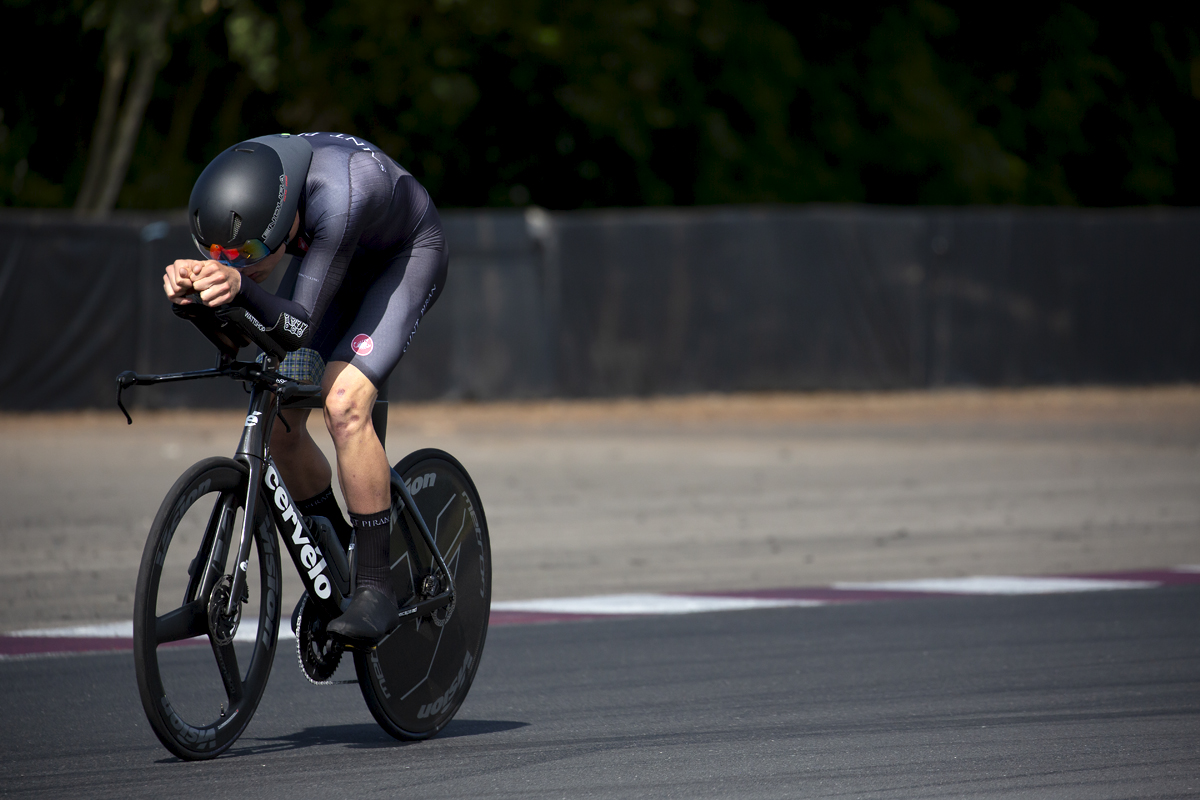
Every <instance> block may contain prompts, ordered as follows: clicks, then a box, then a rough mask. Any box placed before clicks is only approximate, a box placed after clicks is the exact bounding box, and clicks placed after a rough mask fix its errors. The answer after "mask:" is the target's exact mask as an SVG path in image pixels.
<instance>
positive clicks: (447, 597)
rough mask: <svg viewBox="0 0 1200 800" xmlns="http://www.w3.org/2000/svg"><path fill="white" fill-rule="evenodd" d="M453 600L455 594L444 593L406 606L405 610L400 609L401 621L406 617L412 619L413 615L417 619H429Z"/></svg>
mask: <svg viewBox="0 0 1200 800" xmlns="http://www.w3.org/2000/svg"><path fill="white" fill-rule="evenodd" d="M453 600H454V592H452V591H451V592H442V593H441V594H439V595H434V596H433V597H431V598H429V599H428V600H421V601H419V602H416V603H413V604H412V605H410V606H405V607H404V608H402V609H400V614H399V616H400V618H401V619H404V618H405V617H411V616H413V615H416V616H417V617H427V616H429V615H430V614H432V613H433V612H434V611H438V610H440V609H443V608H445V607H446V606H448V605H450V603H451V602H452V601H453Z"/></svg>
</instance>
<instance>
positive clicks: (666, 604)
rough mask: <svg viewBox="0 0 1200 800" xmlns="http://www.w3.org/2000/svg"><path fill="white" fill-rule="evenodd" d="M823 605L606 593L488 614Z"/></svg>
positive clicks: (520, 604)
mask: <svg viewBox="0 0 1200 800" xmlns="http://www.w3.org/2000/svg"><path fill="white" fill-rule="evenodd" d="M819 605H825V603H824V602H823V601H821V600H778V599H765V598H754V597H699V596H687V595H676V594H609V595H596V596H593V597H551V598H546V599H543V600H514V601H508V602H503V603H492V611H523V612H526V613H534V614H601V615H610V614H611V615H620V614H699V613H703V612H707V611H741V610H744V609H753V608H784V607H788V606H819Z"/></svg>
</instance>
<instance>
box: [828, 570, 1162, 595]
mask: <svg viewBox="0 0 1200 800" xmlns="http://www.w3.org/2000/svg"><path fill="white" fill-rule="evenodd" d="M1159 585H1160V584H1159V582H1158V581H1127V580H1107V579H1103V578H1037V577H1007V576H1002V575H973V576H971V577H969V578H929V579H925V580H913V581H878V582H875V583H835V584H834V585H833V588H834V589H842V590H851V591H867V592H935V593H938V594H994V595H1015V594H1059V593H1062V592H1098V591H1109V590H1115V589H1153V588H1154V587H1156V586H1159Z"/></svg>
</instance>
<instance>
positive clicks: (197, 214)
mask: <svg viewBox="0 0 1200 800" xmlns="http://www.w3.org/2000/svg"><path fill="white" fill-rule="evenodd" d="M192 219H193V221H194V222H195V224H196V236H197V238H200V239H203V238H204V231H202V230H200V209H198V208H197V209H196V210H195V212H193V213H192Z"/></svg>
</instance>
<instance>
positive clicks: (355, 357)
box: [163, 133, 448, 642]
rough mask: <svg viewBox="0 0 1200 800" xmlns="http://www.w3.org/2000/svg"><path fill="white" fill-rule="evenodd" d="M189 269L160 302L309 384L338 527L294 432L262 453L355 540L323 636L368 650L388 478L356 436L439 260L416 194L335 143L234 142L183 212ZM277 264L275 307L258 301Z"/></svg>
mask: <svg viewBox="0 0 1200 800" xmlns="http://www.w3.org/2000/svg"><path fill="white" fill-rule="evenodd" d="M188 217H189V222H190V224H191V230H192V238H193V239H194V240H195V242H196V246H197V247H198V248H199V250H200V252H201V253H202V254H203V256H204V258H203V259H202V260H192V259H181V260H178V261H175V262H174V263H173V264H171V265H170V266H168V267H167V268H166V274H165V276H164V278H163V288H164V290H165V292H166V294H167V297H169V298H170V299H171V302H173V303H180V304H188V303H192V302H195V298H196V295H199V301H200V302H202V303H203V304H204V305H206V306H214V307H215V306H221V305H225V304H228V303H232V304H234V305H235V306H241V307H243V308H245V309H246V310H248V311H249V312H250V313H251V314H253V315H254V316H255V317H256V318H257V319H258V320H260V321H261V322H262V323H263V325H264V326H266V327H267V328H269V329H271V335H273V336H274V337H275V338H276V339H277V340H278V341H280V342H281V343H284V344H285V346H286V347H287V348H288V349H289V350H290V351H292V352H289V354H288V356H287V358H285V359H284V361H283V363H282V364H281V365H280V372H281V373H282V374H284V375H285V376H287V377H288V378H291V379H293V380H297V381H301V382H309V383H316V384H320V385H321V387H322V395H323V397H324V406H325V407H324V415H325V424H326V427H327V428H328V429H329V433H330V435H331V436H332V438H333V444H334V448H335V449H336V451H337V465H338V480H339V481H340V483H341V487H342V494H343V496H344V497H345V500H346V506H347V509H348V511H349V512H350V523H347V522H346V520H345V518H344V517H343V516H342V512H341V509H340V508H339V507H338V504H337V500H336V499H335V498H334V496H333V491H332V480H333V472H332V469H331V468H330V465H329V462H328V460H327V459H326V458H325V456H324V455H323V454H322V452H321V450H320V448H318V447H317V445H316V443H315V442H314V441H313V439H312V437H311V436H310V435H309V433H308V428H307V426H306V422H307V418H308V413H309V412H308V411H307V410H303V409H293V410H289V411H287V412H285V413H284V417H285V419H286V421H287V423H288V425H289V426H290V427H291V432H290V433H289V432H288V431H287V428H285V427H283V426H277V427H276V428H275V429H274V432H273V434H272V437H271V452H272V454H273V456H274V458H275V460H276V463H277V464H278V467H279V471H280V472H281V473H282V477H283V479H284V482H285V483H286V484H287V485H288V487H290V488H291V490H292V491H293V492H294V493H295V494H296V496H297V497H302V498H304V499H303V500H298V501H297V506H298V507H299V508H300V510H301V512H302V513H303V514H305V515H308V516H322V517H326V518H328V519H329V520H330V521H331V522H332V523H333V525H334V528H335V530H337V533H338V536H339V538H340V539H341V540H342V542H343V545H345V544H347V543H348V542H349V538H350V532H351V528H353V531H354V533H355V535H356V539H357V545H356V547H357V552H358V576H357V589H356V590H355V593H354V596H353V597H352V599H351V602H350V605H349V606H348V607H347V609H346V611H345V612H344V613H343V614H342V615H341V616H340V617H338V618H337V619H335V620H333V621H332V622H331V623H330V624H329V626H328V630H329V631H330V632H331V633H334V634H336V635H338V636H341V637H343V638H345V639H348V640H351V641H364V642H373V641H378V639H380V638H381V637H382V636H384V635H385V634H387V633H388V632H390V631H391V630H392V629H394V628H395V627H396V625H397V623H398V617H397V612H398V606H397V599H396V596H395V594H394V591H393V589H392V586H391V582H390V580H389V575H390V563H391V562H390V553H389V539H390V533H391V527H390V524H391V482H390V474H391V473H390V468H389V465H388V462H387V456H386V455H385V454H384V450H383V446H382V445H381V444H380V441H379V437H378V436H377V435H376V432H375V429H374V427H373V425H372V423H371V410H372V408H373V406H374V403H375V399H376V397H377V395H378V392H379V389H380V388H382V387H384V386H385V385H386V382H387V379H388V375H389V374H391V372H392V370H393V369H394V368H395V367H396V364H397V363H398V362H399V361H400V357H401V356H402V355H403V354H404V352H405V351H406V350H407V349H408V345H409V343H410V342H411V341H412V338H413V335H414V334H415V333H416V330H417V325H418V324H419V323H420V321H421V317H422V316H423V315H424V313H425V312H426V311H428V310H429V307H430V306H431V305H433V303H434V302H435V301H436V300H437V298H438V296H439V295H440V293H441V291H442V287H443V285H444V284H445V282H446V270H447V261H448V254H447V251H446V246H445V240H444V238H443V236H442V227H441V220H440V219H439V217H438V213H437V209H436V208H435V207H434V205H433V202H432V200H430V197H429V194H428V193H427V192H426V191H425V189H424V187H422V186H421V184H419V183H418V182H417V180H416V179H415V178H414V177H413V176H412V175H411V174H409V173H408V172H407V171H406V170H405V169H404V168H403V167H401V166H400V165H399V164H397V163H396V162H395V161H393V160H392V159H391V158H389V157H388V156H387V155H385V154H384V153H383V152H381V151H380V150H379V148H377V147H375V146H374V145H372V144H370V143H369V142H366V141H363V140H362V139H359V138H356V137H353V136H347V135H345V134H340V133H302V134H299V135H296V136H291V135H288V134H275V135H271V136H260V137H258V138H255V139H250V140H248V141H244V142H240V143H238V144H235V145H234V146H233V147H230V148H229V149H228V150H226V151H225V152H223V153H221V154H220V155H219V156H217V157H216V158H215V159H213V161H212V163H210V164H209V165H208V166H207V167H206V168H205V169H204V171H203V172H202V173H201V174H200V177H199V178H198V179H197V180H196V184H195V186H194V187H193V189H192V195H191V199H190V201H189V203H188ZM284 254H290V255H292V256H293V259H292V262H291V264H290V266H289V267H288V269H287V271H286V272H285V274H284V277H283V280H282V281H281V283H280V287H279V289H278V291H277V292H276V293H275V294H271V293H270V292H268V291H267V290H265V289H263V288H262V287H261V286H259V284H260V283H262V282H263V281H264V280H266V278H267V276H269V275H270V274H271V273H272V271H273V270H274V269H275V268H276V267H278V266H279V264H280V262H281V261H282V260H283V256H284Z"/></svg>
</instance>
